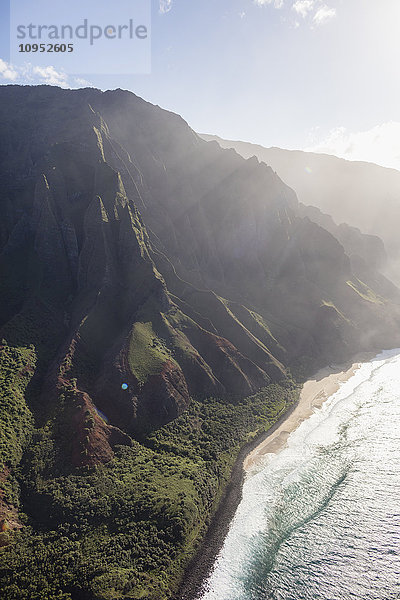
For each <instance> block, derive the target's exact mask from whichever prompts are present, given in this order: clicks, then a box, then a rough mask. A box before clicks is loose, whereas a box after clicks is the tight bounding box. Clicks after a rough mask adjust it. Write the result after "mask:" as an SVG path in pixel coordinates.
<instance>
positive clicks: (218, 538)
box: [174, 351, 379, 600]
mask: <svg viewBox="0 0 400 600" xmlns="http://www.w3.org/2000/svg"><path fill="white" fill-rule="evenodd" d="M378 352H379V351H376V352H361V353H359V354H356V355H355V356H353V357H352V358H351V359H350V360H348V361H347V362H346V363H343V364H340V365H329V366H327V367H324V368H322V369H319V370H318V371H317V372H316V373H315V374H314V375H313V376H312V377H311V378H310V379H308V380H307V381H306V382H305V383H304V384H303V387H302V390H301V392H300V396H299V399H298V401H297V402H296V403H295V404H294V405H292V406H291V407H290V408H289V409H288V410H287V411H286V412H285V413H284V414H283V415H282V416H281V417H280V418H279V419H278V420H277V421H276V423H274V425H272V427H270V428H269V429H268V431H266V432H264V433H262V434H261V436H259V437H258V438H257V439H255V440H253V441H252V442H250V443H249V444H246V445H245V446H244V447H243V448H242V449H241V450H240V452H239V454H238V457H237V459H236V462H235V464H234V466H233V469H232V472H231V477H230V480H229V482H228V484H227V487H226V489H225V492H224V494H223V497H222V499H221V501H220V503H219V506H218V508H217V510H216V512H215V513H214V515H213V517H212V519H211V523H210V524H209V525H208V528H207V532H206V534H205V537H204V539H203V541H202V542H201V544H200V546H199V548H198V549H197V551H196V553H195V555H194V557H193V558H192V560H191V562H190V564H189V566H188V567H187V569H186V573H185V578H184V582H183V583H182V585H181V588H180V590H179V593H178V594H177V595H176V596H174V598H175V600H197V599H198V597H199V595H200V593H201V590H202V587H203V585H204V582H205V581H206V579H207V577H208V575H209V574H210V571H211V569H212V567H213V565H214V563H215V560H216V557H217V555H218V553H219V551H220V550H221V548H222V546H223V544H224V541H225V538H226V535H227V533H228V530H229V527H230V524H231V521H232V519H233V517H234V515H235V513H236V509H237V507H238V505H239V503H240V501H241V499H242V488H243V483H244V479H245V477H246V475H247V473H248V472H250V471H251V470H252V469H253V468H254V466H255V465H257V463H258V462H260V460H261V459H262V457H263V456H265V454H268V453H277V452H279V451H280V450H282V448H283V447H284V446H285V444H286V440H287V438H288V437H289V435H290V434H291V433H292V432H293V431H295V430H296V429H297V427H298V426H299V425H300V424H301V423H302V422H303V421H304V420H306V419H307V418H308V417H310V416H311V415H312V413H313V412H314V410H315V409H316V408H320V407H321V406H322V404H323V403H324V402H325V400H327V399H328V398H330V397H331V396H332V395H333V394H334V393H336V392H337V390H338V389H339V387H340V385H341V384H342V383H344V382H346V381H347V380H348V379H350V377H352V375H354V373H355V371H356V370H357V369H358V368H359V366H360V364H361V363H363V362H368V361H370V360H372V359H373V358H374V357H375V356H376V355H377V353H378Z"/></svg>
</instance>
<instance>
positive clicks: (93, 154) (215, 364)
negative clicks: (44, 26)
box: [0, 86, 400, 600]
mask: <svg viewBox="0 0 400 600" xmlns="http://www.w3.org/2000/svg"><path fill="white" fill-rule="evenodd" d="M0 165H1V167H0V168H1V183H2V186H1V188H0V210H1V214H2V219H1V222H0V242H1V243H0V271H1V278H0V339H2V340H3V341H2V344H1V347H0V355H1V359H0V377H1V381H2V394H3V395H2V400H3V411H2V414H1V415H0V417H1V421H2V423H1V424H2V435H1V436H0V468H2V471H1V472H2V473H3V475H2V476H1V477H0V479H1V481H0V489H1V492H0V493H1V494H2V497H1V498H0V510H2V514H1V515H0V518H2V519H3V521H4V527H5V530H4V531H3V532H2V534H0V543H1V544H2V545H3V546H4V547H5V549H6V550H5V551H4V552H3V553H1V555H0V577H1V578H2V580H3V584H4V586H3V587H4V589H5V590H6V592H5V593H6V600H16V598H17V597H18V600H20V599H21V598H24V599H25V598H26V599H27V600H28V598H29V600H30V598H34V597H36V596H37V595H38V594H39V592H38V590H41V589H43V590H45V591H44V592H43V593H45V594H47V597H48V598H50V599H51V600H53V599H54V600H55V599H56V598H57V600H59V598H60V597H61V598H62V599H63V600H81V599H82V598H83V599H84V600H86V599H88V600H89V599H90V600H94V598H96V599H99V598H102V599H103V598H104V600H108V599H109V598H111V597H115V596H118V597H123V598H127V599H128V598H132V597H134V598H144V597H148V598H151V599H152V600H155V599H157V600H158V599H161V598H163V599H164V598H168V597H172V595H173V594H174V593H175V592H176V590H177V588H178V586H179V581H180V580H181V578H182V574H183V572H184V568H185V566H186V565H187V563H188V560H189V559H190V557H191V556H192V555H193V552H194V551H195V548H196V544H198V542H199V540H200V539H201V537H202V536H203V534H204V531H205V528H206V523H207V522H208V520H209V519H210V516H211V514H212V513H213V511H214V510H215V508H216V506H217V504H218V502H219V500H220V498H221V496H222V494H223V490H224V488H225V486H226V483H227V481H228V479H229V473H230V470H231V468H232V466H233V464H234V462H235V458H236V456H237V455H238V453H239V450H240V448H241V447H243V446H244V445H245V444H246V443H248V442H249V441H251V440H252V439H254V438H255V437H256V436H257V435H258V434H260V433H261V432H262V431H265V430H266V429H268V428H269V427H270V426H271V425H272V424H273V423H274V422H276V420H277V419H279V418H280V416H281V415H282V414H283V413H284V412H285V410H288V409H289V408H290V407H291V406H292V405H293V403H294V402H295V399H296V396H297V393H298V384H297V382H298V381H300V380H301V379H302V378H304V377H305V376H306V375H307V374H309V373H310V372H311V371H312V370H314V369H315V368H316V367H317V366H320V365H321V366H322V365H323V364H324V363H327V362H331V361H338V362H343V360H344V359H346V358H348V357H350V356H351V355H352V353H353V352H355V351H356V350H357V351H360V350H367V349H368V350H370V349H374V348H376V347H379V346H381V347H383V346H384V345H388V346H390V345H395V344H397V343H398V339H399V337H400V336H399V333H398V331H399V327H398V326H399V323H400V305H399V298H398V295H397V294H398V292H397V290H396V288H394V287H391V286H390V284H389V283H388V282H387V281H386V280H385V278H384V277H383V276H379V277H378V276H377V272H376V270H374V269H370V268H369V266H368V264H364V265H363V266H362V268H363V279H362V280H361V279H359V277H358V274H359V272H360V268H361V267H360V266H357V272H355V271H354V267H353V265H352V260H351V259H350V258H349V256H347V255H346V253H345V251H344V248H343V246H342V245H341V244H340V243H339V242H338V240H337V239H336V238H335V237H334V236H333V235H332V234H331V233H329V232H328V231H326V230H325V229H324V228H323V227H321V226H319V225H317V224H315V223H313V222H312V221H311V220H310V219H309V218H308V217H304V216H303V215H302V209H301V206H300V205H299V203H298V200H297V197H296V195H295V193H294V191H293V190H292V189H291V188H289V187H288V186H287V185H285V184H284V183H283V182H282V180H281V179H280V178H279V177H278V176H277V175H276V174H275V173H274V172H273V170H272V169H271V168H270V167H268V166H266V165H264V164H260V163H259V161H258V160H257V159H255V158H254V159H250V160H244V159H243V158H241V157H240V156H239V155H238V154H237V153H235V152H234V151H225V150H222V149H221V148H220V147H219V146H218V144H216V143H211V144H209V143H207V142H204V141H203V140H201V139H200V138H199V137H198V136H197V135H196V133H195V132H194V131H193V130H192V129H191V128H190V127H189V126H188V125H187V123H186V122H185V121H184V120H183V119H182V118H181V117H179V116H178V115H174V114H173V113H169V112H167V111H163V110H162V109H160V108H159V107H154V106H153V105H151V104H149V103H147V102H145V101H143V100H141V99H140V98H138V97H137V96H135V95H134V94H132V93H130V92H126V91H122V90H116V91H114V92H100V91H99V90H92V89H83V90H62V89H60V88H54V87H49V86H39V87H20V86H2V87H0ZM353 262H354V261H353ZM4 506H7V507H8V508H7V509H5V508H4ZM2 507H3V508H2ZM16 514H18V515H19V517H18V518H19V521H18V522H17V521H16V519H15V515H16ZM18 531H19V533H18ZM13 532H14V533H13ZM93 540H96V542H95V543H94V542H93ZM35 548H38V550H37V552H36V553H35V550H34V549H35ZM85 549H86V550H85ZM103 554H104V556H106V558H107V560H106V563H107V561H108V564H105V563H104V557H103ZM44 556H47V557H48V558H46V559H44V558H43V557H44ZM69 557H70V558H69ZM72 557H74V558H72ZM36 560H39V561H40V560H42V561H43V560H44V561H45V562H46V564H48V567H46V569H47V570H46V575H45V576H42V574H41V570H40V569H39V568H38V567H35V568H36V569H37V572H36V574H35V576H34V577H31V578H29V574H30V572H31V567H30V565H32V564H35V565H36V562H35V561H36ZM68 561H69V562H68ZM53 565H54V568H53ZM71 565H73V566H71ZM121 565H123V566H121ZM15 582H16V583H15ZM13 586H14V587H13ZM15 586H16V587H15ZM40 593H42V592H40ZM60 595H61V596H60ZM113 595H114V596H113ZM39 597H40V596H39Z"/></svg>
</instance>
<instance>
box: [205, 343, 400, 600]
mask: <svg viewBox="0 0 400 600" xmlns="http://www.w3.org/2000/svg"><path fill="white" fill-rule="evenodd" d="M399 598H400V349H398V350H391V351H385V352H383V353H381V354H380V355H378V356H377V357H376V358H375V359H373V360H371V361H370V362H367V363H363V364H362V366H361V367H360V368H359V369H358V370H357V371H356V372H355V374H354V375H353V376H352V377H351V378H350V379H349V380H348V381H347V382H345V383H343V384H342V385H341V387H340V389H339V391H338V392H337V393H336V394H334V395H333V396H331V397H330V398H329V399H328V400H327V401H326V402H325V403H324V405H323V406H322V408H321V409H318V410H316V411H315V412H314V414H313V415H312V416H311V417H310V418H309V419H307V420H306V421H304V422H303V423H302V424H301V425H300V426H299V427H298V429H297V430H296V431H294V432H293V433H292V434H291V435H290V437H289V439H288V443H287V445H286V446H285V448H283V449H282V450H281V451H280V452H279V453H278V454H276V455H274V454H270V455H266V456H265V457H263V459H262V460H261V462H259V463H257V465H255V467H254V468H253V470H252V471H251V472H250V473H249V474H248V475H247V477H246V480H245V483H244V487H243V498H242V501H241V503H240V505H239V507H238V509H237V512H236V515H235V517H234V519H233V521H232V523H231V526H230V529H229V533H228V535H227V537H226V539H225V542H224V545H223V548H222V550H221V552H220V553H219V555H218V557H217V559H216V562H215V565H214V568H213V571H212V573H211V575H210V576H209V578H208V580H207V581H206V584H205V588H204V590H203V592H202V593H201V595H200V596H199V599H201V600H311V599H312V600H353V599H354V600H355V599H357V600H395V599H399Z"/></svg>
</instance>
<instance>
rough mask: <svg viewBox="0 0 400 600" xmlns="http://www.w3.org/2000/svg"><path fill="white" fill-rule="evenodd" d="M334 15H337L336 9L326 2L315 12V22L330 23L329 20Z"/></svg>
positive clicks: (319, 23)
mask: <svg viewBox="0 0 400 600" xmlns="http://www.w3.org/2000/svg"><path fill="white" fill-rule="evenodd" d="M334 17H336V9H335V8H330V7H329V6H326V4H324V5H323V6H321V8H319V9H318V10H317V12H316V13H315V15H314V17H313V22H314V24H315V25H325V23H328V21H330V20H331V19H333V18H334Z"/></svg>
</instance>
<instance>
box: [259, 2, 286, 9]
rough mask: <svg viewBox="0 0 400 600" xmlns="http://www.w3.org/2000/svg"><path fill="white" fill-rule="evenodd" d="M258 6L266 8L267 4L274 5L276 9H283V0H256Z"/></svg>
mask: <svg viewBox="0 0 400 600" xmlns="http://www.w3.org/2000/svg"><path fill="white" fill-rule="evenodd" d="M254 2H255V3H256V4H258V6H266V5H267V4H272V5H273V6H274V8H282V7H283V0H254Z"/></svg>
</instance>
